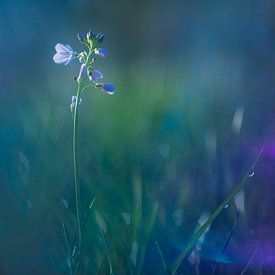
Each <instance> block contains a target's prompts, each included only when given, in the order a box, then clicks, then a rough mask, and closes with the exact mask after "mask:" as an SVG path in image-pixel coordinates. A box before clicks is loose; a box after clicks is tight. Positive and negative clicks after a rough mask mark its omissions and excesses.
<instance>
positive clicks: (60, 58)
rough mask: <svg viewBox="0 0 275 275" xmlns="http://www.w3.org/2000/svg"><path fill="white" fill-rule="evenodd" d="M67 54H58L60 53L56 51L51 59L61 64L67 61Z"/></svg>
mask: <svg viewBox="0 0 275 275" xmlns="http://www.w3.org/2000/svg"><path fill="white" fill-rule="evenodd" d="M68 59H69V58H68V56H65V55H63V54H60V53H56V54H55V55H54V57H53V60H54V62H55V63H57V64H63V63H66V62H68Z"/></svg>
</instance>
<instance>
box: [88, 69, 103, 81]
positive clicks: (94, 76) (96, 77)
mask: <svg viewBox="0 0 275 275" xmlns="http://www.w3.org/2000/svg"><path fill="white" fill-rule="evenodd" d="M102 78H103V73H102V72H100V71H98V70H93V71H92V72H91V73H90V75H89V79H90V81H92V82H97V81H98V80H99V79H102Z"/></svg>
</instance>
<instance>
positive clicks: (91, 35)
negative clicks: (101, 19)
mask: <svg viewBox="0 0 275 275" xmlns="http://www.w3.org/2000/svg"><path fill="white" fill-rule="evenodd" d="M94 37H95V34H94V32H93V31H92V30H89V31H88V32H87V40H88V41H89V40H93V38H94Z"/></svg>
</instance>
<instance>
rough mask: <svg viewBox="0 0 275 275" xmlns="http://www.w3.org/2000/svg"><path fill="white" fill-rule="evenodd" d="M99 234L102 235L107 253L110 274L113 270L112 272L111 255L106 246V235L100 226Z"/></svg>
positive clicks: (111, 274)
mask: <svg viewBox="0 0 275 275" xmlns="http://www.w3.org/2000/svg"><path fill="white" fill-rule="evenodd" d="M101 234H102V236H103V239H104V243H105V249H106V255H107V259H108V263H109V269H110V275H113V274H114V272H113V266H112V262H111V256H110V251H109V246H108V242H107V238H106V235H105V233H104V231H103V229H102V228H101Z"/></svg>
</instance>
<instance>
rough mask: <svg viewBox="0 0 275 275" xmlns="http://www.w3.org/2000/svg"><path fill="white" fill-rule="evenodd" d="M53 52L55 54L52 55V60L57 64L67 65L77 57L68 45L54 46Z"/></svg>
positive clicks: (59, 44)
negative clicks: (54, 51)
mask: <svg viewBox="0 0 275 275" xmlns="http://www.w3.org/2000/svg"><path fill="white" fill-rule="evenodd" d="M55 50H56V54H55V55H54V57H53V60H54V62H55V63H57V64H65V65H68V64H69V63H70V62H71V61H72V59H74V58H76V57H77V53H76V52H75V51H74V50H73V49H72V48H71V46H70V45H68V44H66V45H63V44H61V43H58V44H56V46H55Z"/></svg>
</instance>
